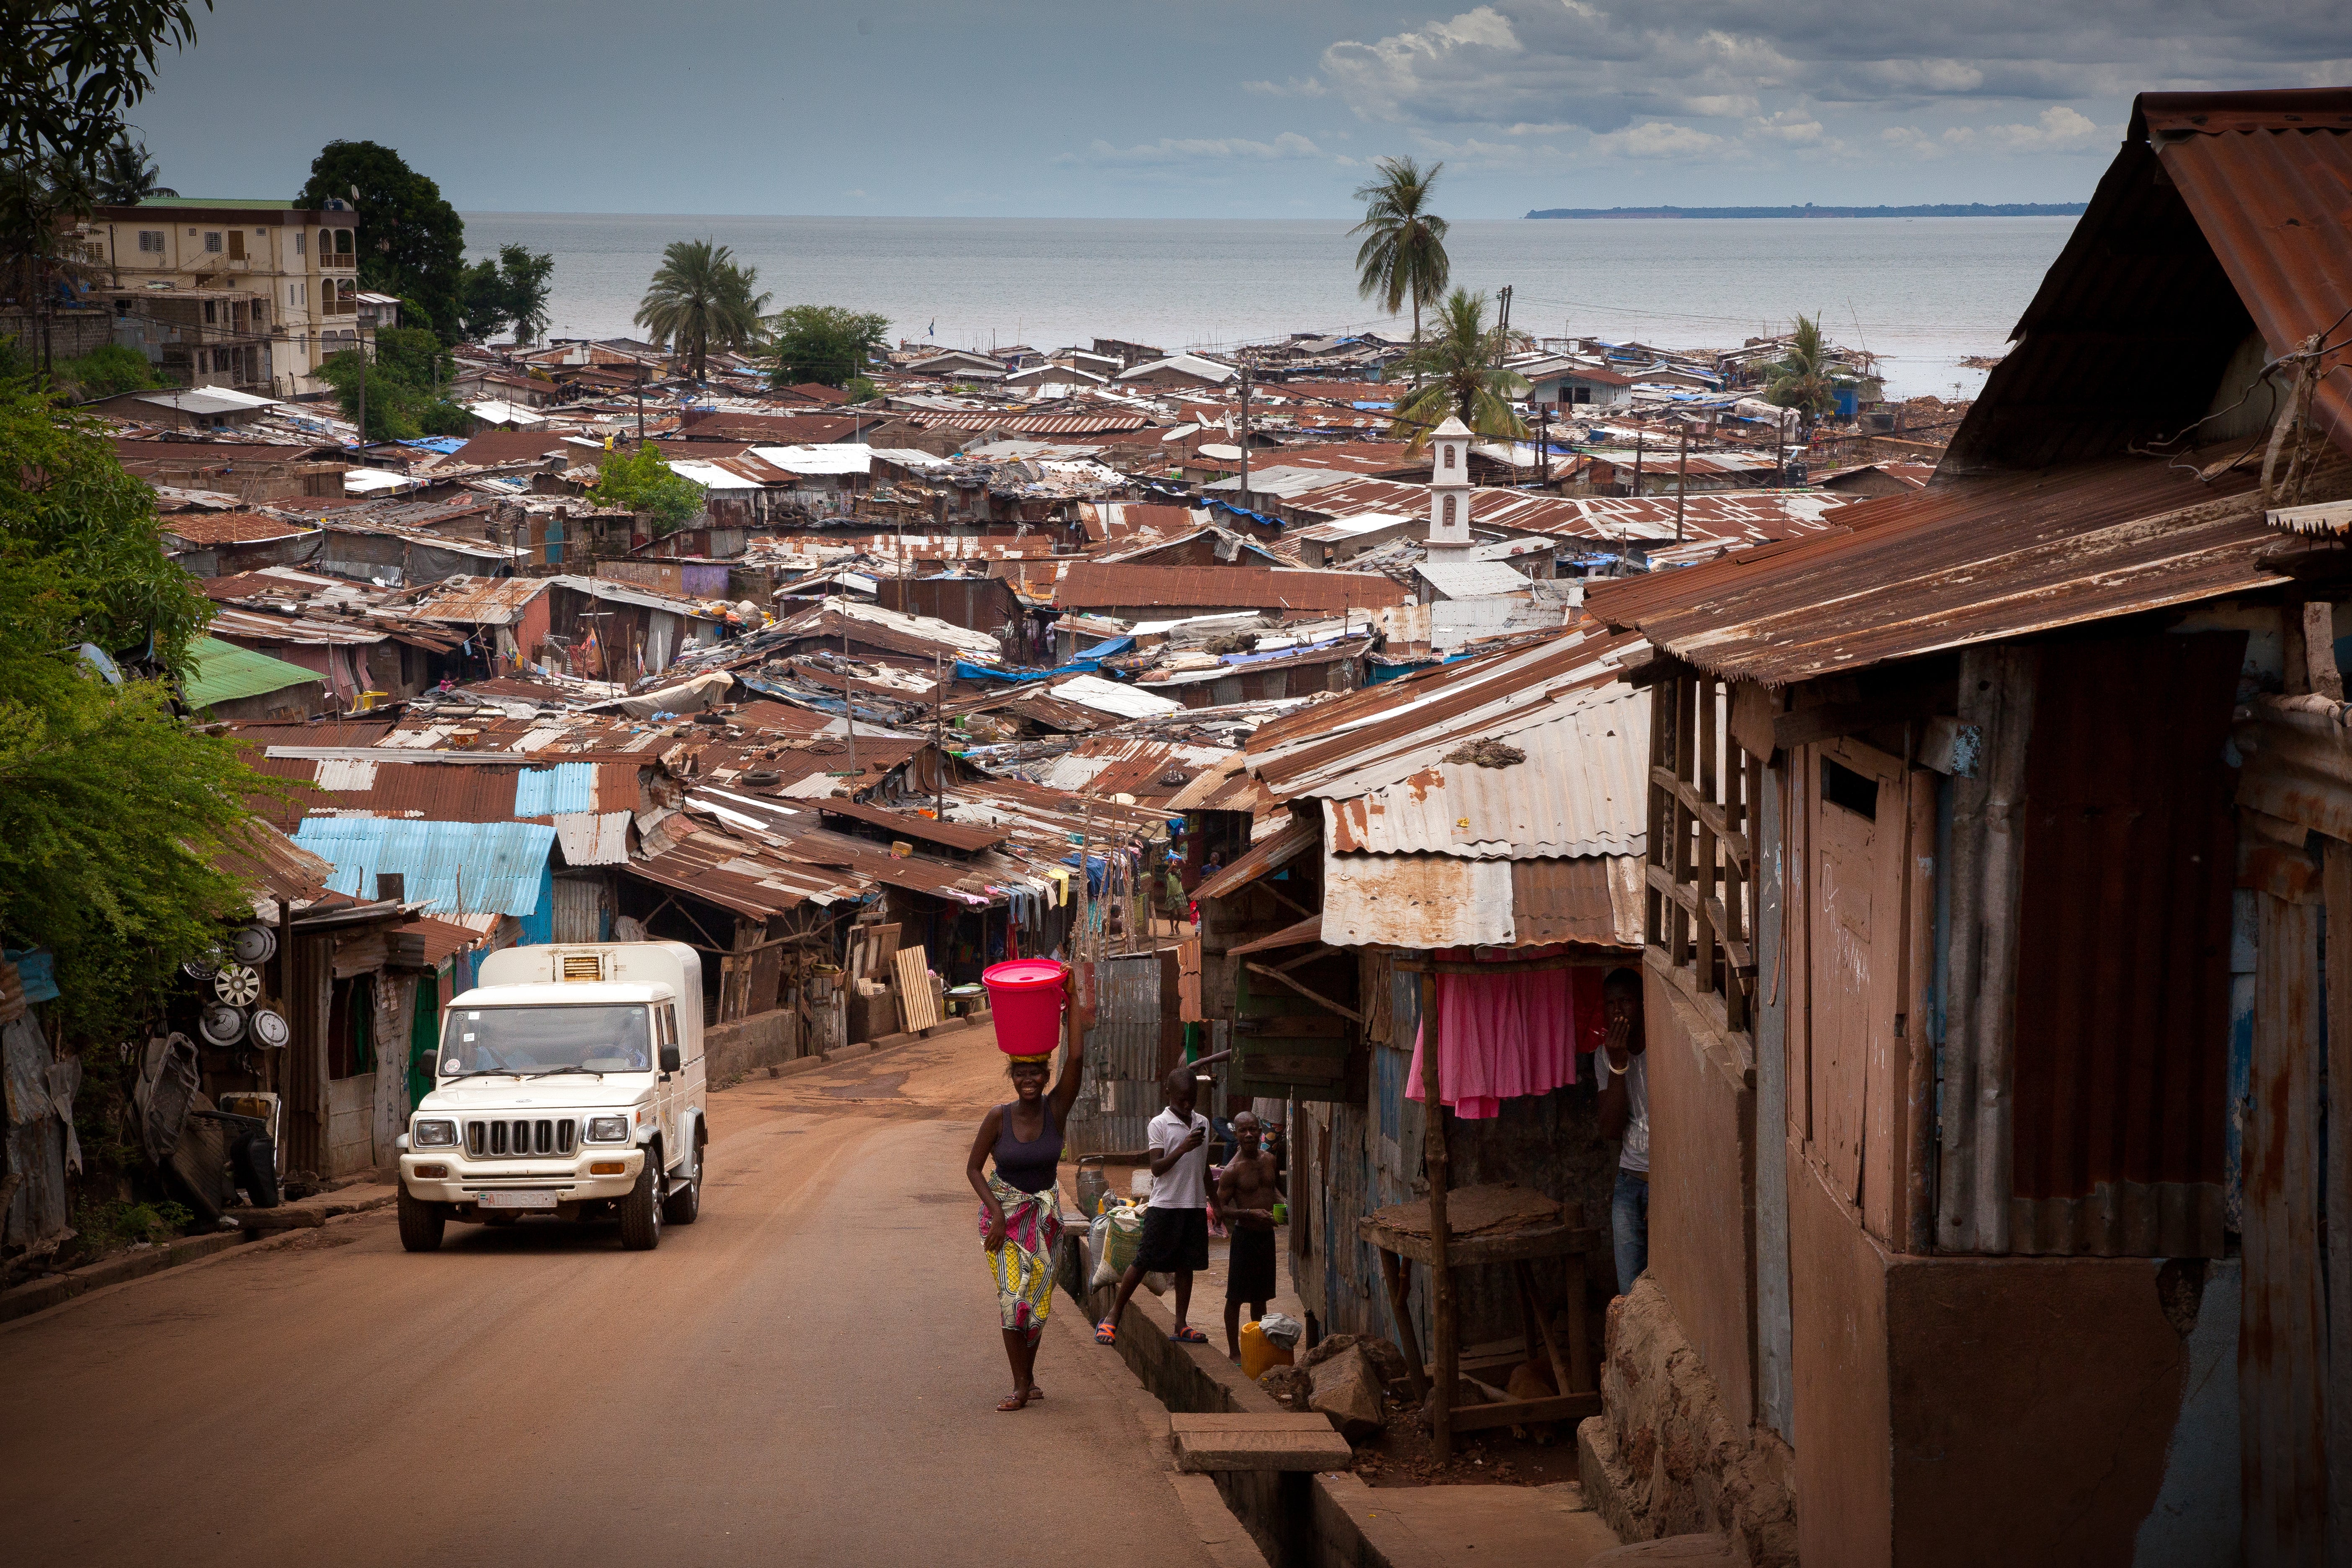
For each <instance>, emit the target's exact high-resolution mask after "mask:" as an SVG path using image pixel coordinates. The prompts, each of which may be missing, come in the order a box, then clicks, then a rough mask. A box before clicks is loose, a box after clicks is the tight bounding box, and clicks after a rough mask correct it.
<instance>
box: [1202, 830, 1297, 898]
mask: <svg viewBox="0 0 2352 1568" xmlns="http://www.w3.org/2000/svg"><path fill="white" fill-rule="evenodd" d="M1318 837H1320V833H1319V831H1318V828H1317V827H1316V826H1315V824H1314V823H1313V822H1311V821H1309V822H1294V823H1292V824H1291V825H1290V826H1287V827H1284V828H1281V829H1280V830H1278V831H1276V832H1275V833H1273V834H1271V835H1269V836H1268V837H1265V838H1262V839H1260V840H1259V841H1258V842H1257V843H1255V844H1253V845H1251V846H1250V847H1249V848H1248V849H1247V850H1245V851H1244V852H1243V854H1242V855H1241V856H1239V857H1238V858H1235V860H1234V863H1233V864H1232V865H1230V866H1228V867H1226V868H1224V869H1223V870H1222V871H1219V872H1218V873H1217V874H1216V875H1215V876H1213V877H1209V878H1205V879H1202V882H1201V885H1200V886H1199V887H1197V888H1195V889H1192V896H1193V897H1194V898H1195V899H1202V900H1207V899H1224V898H1230V897H1232V896H1233V895H1234V894H1235V893H1237V892H1239V891H1241V889H1244V888H1246V887H1248V886H1249V885H1250V884H1251V883H1252V882H1255V881H1256V880H1257V879H1259V878H1260V877H1263V876H1265V874H1266V873H1267V872H1269V871H1272V870H1275V869H1276V868H1280V867H1282V866H1286V865H1287V864H1289V863H1290V862H1291V861H1292V860H1295V859H1297V858H1298V857H1299V856H1301V855H1304V854H1305V853H1307V851H1308V850H1309V849H1312V848H1314V847H1315V844H1316V840H1317V839H1318Z"/></svg>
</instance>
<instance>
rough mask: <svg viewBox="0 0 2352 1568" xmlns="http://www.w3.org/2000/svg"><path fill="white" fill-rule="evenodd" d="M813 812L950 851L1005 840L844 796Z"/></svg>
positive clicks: (987, 830) (996, 833)
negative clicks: (862, 824)
mask: <svg viewBox="0 0 2352 1568" xmlns="http://www.w3.org/2000/svg"><path fill="white" fill-rule="evenodd" d="M817 810H818V811H820V812H823V813H824V814H826V815H827V816H845V817H848V818H849V819H850V820H851V821H853V822H863V823H866V824H869V825H870V826H875V827H881V828H887V829H888V830H889V831H891V832H893V833H903V834H905V835H906V836H907V837H908V838H911V839H917V840H919V841H921V842H923V843H926V844H944V845H946V846H947V847H949V848H950V849H961V850H965V851H976V850H981V849H992V848H994V847H996V846H998V845H999V844H1002V843H1003V842H1004V840H1005V837H1007V836H1006V835H1005V834H1004V833H1003V832H1002V831H1001V830H999V829H997V828H994V827H974V826H969V825H966V824H964V823H960V822H955V821H952V820H950V821H947V822H940V821H939V820H937V819H936V818H933V817H929V816H919V815H918V814H916V813H914V812H911V811H891V810H889V809H887V807H884V806H879V805H866V804H865V803H864V802H863V801H855V800H851V799H849V798H847V797H846V796H844V797H843V798H841V799H839V800H822V801H819V802H818V803H817Z"/></svg>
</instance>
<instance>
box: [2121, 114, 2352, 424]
mask: <svg viewBox="0 0 2352 1568" xmlns="http://www.w3.org/2000/svg"><path fill="white" fill-rule="evenodd" d="M2135 118H2136V119H2137V121H2139V124H2138V125H2137V127H2135V135H2136V136H2137V134H2140V133H2144V134H2145V135H2146V136H2147V138H2148V139H2149V140H2150V141H2152V142H2154V144H2155V146H2156V155H2157V157H2158V159H2159V160H2160V161H2161V163H2163V166H2164V172H2165V173H2166V174H2168V175H2169V176H2171V184H2172V185H2173V186H2174V187H2175V188H2176V189H2177V190H2178V191H2179V199H2180V200H2182V201H2183V202H2185V203H2186V204H2187V205H2188V207H2189V212H2190V213H2191V214H2192V215H2194V216H2195V217H2196V220H2197V226H2198V227H2199V228H2200V229H2201V230H2202V231H2203V232H2204V236H2205V238H2206V240H2207V242H2208V243H2209V244H2210V246H2211V247H2212V249H2213V255H2214V257H2215V258H2216V259H2218V260H2219V261H2220V263H2221V268H2222V269H2223V270H2224V271H2226V272H2227V273H2228V274H2229V278H2230V281H2231V284H2232V285H2233V286H2234V287H2235V288H2236V290H2237V294H2238V298H2239V299H2240V300H2242V301H2243V302H2244V305H2245V307H2246V309H2247V310H2248V311H2249V312H2250V313H2251V314H2252V317H2253V320H2254V324H2255V325H2256V326H2257V327H2259V328H2260V329H2261V330H2262V334H2263V340H2264V341H2265V342H2267V343H2268V344H2269V345H2270V352H2271V353H2273V354H2282V353H2287V352H2289V351H2290V350H2292V349H2294V348H2297V347H2299V346H2300V345H2302V344H2303V343H2304V342H2306V341H2307V340H2309V339H2310V338H2312V337H2313V336H2314V335H2315V334H2323V333H2327V332H2330V331H2332V330H2333V329H2335V328H2336V327H2337V326H2338V325H2340V324H2341V322H2342V321H2343V314H2344V307H2345V304H2346V302H2347V300H2352V90H2347V89H2342V88H2333V89H2319V90H2315V91H2305V92H2262V93H2197V92H2181V93H2169V92H2168V93H2147V94H2144V95H2143V96H2142V97H2141V98H2140V100H2139V102H2138V104H2137V112H2136V116H2135ZM2328 346H2329V347H2330V348H2331V349H2332V350H2334V352H2333V353H2330V354H2329V355H2328V356H2327V358H2326V360H2325V361H2324V362H2323V367H2322V368H2323V370H2326V369H2331V368H2334V369H2340V368H2341V367H2342V366H2344V365H2346V364H2347V363H2352V359H2347V354H2346V353H2345V348H2346V343H2345V340H2344V339H2343V337H2342V335H2341V334H2340V333H2338V334H2336V336H2335V337H2334V338H2333V339H2331V340H2330V341H2329V345H2328ZM2314 400H2315V405H2316V407H2317V410H2318V418H2317V423H2318V424H2319V426H2320V427H2321V428H2323V429H2325V430H2326V431H2327V432H2328V433H2329V434H2330V435H2331V436H2332V437H2333V438H2334V439H2335V441H2336V445H2338V446H2339V447H2344V448H2345V449H2346V450H2347V451H2352V379H2347V377H2346V376H2344V375H2342V374H2323V375H2322V377H2321V379H2320V381H2319V382H2318V384H2317V385H2316V386H2315V388H2314Z"/></svg>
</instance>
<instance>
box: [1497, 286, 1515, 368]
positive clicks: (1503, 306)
mask: <svg viewBox="0 0 2352 1568" xmlns="http://www.w3.org/2000/svg"><path fill="white" fill-rule="evenodd" d="M1496 298H1497V299H1498V300H1499V301H1500V304H1499V308H1498V309H1497V310H1496V316H1495V368H1496V370H1500V369H1502V368H1503V359H1504V356H1506V355H1507V354H1508V353H1510V352H1511V286H1510V285H1509V284H1508V283H1506V284H1504V285H1503V286H1502V288H1501V289H1497V290H1496Z"/></svg>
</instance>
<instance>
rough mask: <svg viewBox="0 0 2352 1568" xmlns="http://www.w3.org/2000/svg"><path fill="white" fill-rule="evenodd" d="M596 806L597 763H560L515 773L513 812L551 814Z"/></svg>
mask: <svg viewBox="0 0 2352 1568" xmlns="http://www.w3.org/2000/svg"><path fill="white" fill-rule="evenodd" d="M595 809H596V764H595V763H557V764H556V765H555V766H553V767H551V768H525V769H523V770H522V771H521V772H520V773H517V774H516V775H515V793H514V815H515V816H552V815H554V814H556V813H559V812H561V813H567V814H568V813H574V812H583V811H593V810H595Z"/></svg>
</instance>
